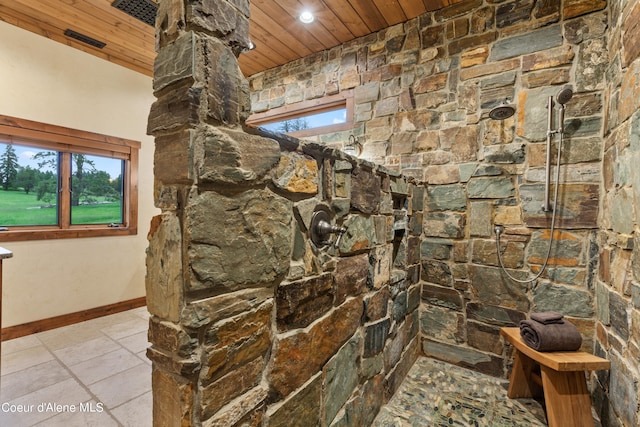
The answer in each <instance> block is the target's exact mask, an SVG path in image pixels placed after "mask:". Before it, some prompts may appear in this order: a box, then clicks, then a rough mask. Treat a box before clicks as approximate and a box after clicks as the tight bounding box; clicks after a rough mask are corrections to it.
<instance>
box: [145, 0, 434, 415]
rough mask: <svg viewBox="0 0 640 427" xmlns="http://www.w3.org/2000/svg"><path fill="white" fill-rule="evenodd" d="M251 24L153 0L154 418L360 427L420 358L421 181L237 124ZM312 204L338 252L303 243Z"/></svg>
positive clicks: (245, 14) (223, 9)
mask: <svg viewBox="0 0 640 427" xmlns="http://www.w3.org/2000/svg"><path fill="white" fill-rule="evenodd" d="M248 18H249V1H248V0H245V1H239V0H233V1H222V0H221V1H215V2H210V1H190V2H182V1H170V0H160V2H159V12H158V21H157V23H158V25H157V34H156V37H157V41H158V45H159V50H158V56H157V60H156V63H155V70H154V93H155V95H156V97H157V101H156V102H155V103H154V105H153V107H152V109H151V113H150V116H149V124H148V131H149V133H151V134H152V135H154V137H155V143H156V151H155V202H156V206H157V207H158V208H160V209H162V214H161V215H158V216H157V217H155V218H154V219H153V221H152V224H151V228H150V232H149V248H148V251H147V282H146V284H147V304H148V309H149V312H150V313H151V315H152V317H151V319H150V328H149V338H150V341H151V343H152V347H151V348H150V349H149V350H148V357H149V358H150V359H151V360H152V362H153V376H152V382H153V401H154V403H153V419H154V425H156V426H161V425H166V426H177V425H194V426H199V425H206V426H224V427H230V426H236V425H243V426H247V425H250V426H258V425H269V426H272V427H273V426H287V427H289V426H295V425H301V426H302V425H304V426H308V425H327V426H328V425H332V426H353V425H368V424H370V423H371V421H372V420H373V417H375V415H376V413H377V412H378V409H379V408H380V406H381V405H382V404H383V403H384V402H386V400H387V399H388V398H389V397H390V396H391V395H392V394H393V393H394V391H395V390H396V388H397V387H398V385H399V384H400V382H401V381H402V380H403V378H404V377H405V375H406V372H407V371H408V370H409V368H410V367H411V365H412V364H413V362H414V361H415V358H416V357H417V356H418V353H419V340H418V328H419V318H418V306H419V303H420V285H419V278H420V264H419V262H420V260H419V247H420V240H419V236H420V233H421V226H422V209H423V200H424V188H423V187H419V186H416V185H415V184H413V183H412V182H411V181H410V180H408V179H407V178H404V177H402V176H400V175H399V174H398V173H397V172H393V171H389V170H386V169H385V168H383V167H381V166H378V165H375V164H374V163H370V162H367V161H364V160H357V159H355V158H349V157H347V156H346V155H345V154H343V153H342V152H340V151H336V150H333V149H330V148H327V147H324V146H320V145H316V144H301V143H300V142H299V141H297V140H293V139H289V138H283V137H279V138H278V137H276V136H275V135H271V134H262V133H260V132H256V131H255V130H254V131H252V133H247V132H245V131H244V130H243V124H244V120H245V119H246V117H247V116H248V113H249V105H250V104H249V87H248V84H247V82H246V81H245V79H244V77H243V76H242V75H241V73H240V70H239V68H238V64H237V60H236V57H237V55H238V54H239V53H240V52H241V51H242V50H243V49H245V48H247V46H248V42H249V41H248V38H247V36H248V32H247V29H248ZM214 35H215V36H214ZM317 206H322V207H323V208H324V209H326V210H327V211H328V212H330V214H331V217H332V222H334V223H335V224H337V225H339V226H343V227H345V228H346V229H347V231H346V233H344V235H343V236H342V238H341V240H340V243H339V245H338V246H337V247H334V246H332V245H326V246H316V245H315V244H314V243H313V242H312V241H311V240H310V233H309V227H310V221H311V217H312V214H313V212H314V210H315V209H316V208H317Z"/></svg>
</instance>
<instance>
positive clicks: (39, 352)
mask: <svg viewBox="0 0 640 427" xmlns="http://www.w3.org/2000/svg"><path fill="white" fill-rule="evenodd" d="M53 359H54V357H53V354H51V352H50V351H49V350H47V349H46V348H45V347H44V346H38V347H31V348H27V349H24V350H20V351H15V352H13V353H9V354H7V355H6V356H3V357H2V366H1V367H0V369H1V371H2V376H5V375H9V374H12V373H14V372H18V371H21V370H23V369H27V368H30V367H32V366H36V365H39V364H41V363H45V362H48V361H50V360H53Z"/></svg>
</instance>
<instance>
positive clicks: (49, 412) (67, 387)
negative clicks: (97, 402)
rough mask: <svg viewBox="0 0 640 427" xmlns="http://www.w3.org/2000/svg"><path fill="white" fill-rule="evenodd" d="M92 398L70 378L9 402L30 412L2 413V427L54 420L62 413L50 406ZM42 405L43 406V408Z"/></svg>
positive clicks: (16, 426) (0, 420)
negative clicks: (53, 418)
mask: <svg viewBox="0 0 640 427" xmlns="http://www.w3.org/2000/svg"><path fill="white" fill-rule="evenodd" d="M90 398H91V396H90V395H89V393H87V391H86V390H85V389H84V387H82V386H81V385H80V384H79V383H78V382H77V381H76V380H75V379H73V378H70V379H68V380H65V381H62V382H60V383H57V384H54V385H51V386H49V387H44V388H41V389H40V390H37V391H35V392H33V393H29V394H27V395H25V396H22V397H19V398H18V399H14V400H12V401H10V402H7V403H8V404H9V405H23V407H25V408H29V409H30V411H29V412H3V411H0V425H1V426H11V427H20V426H31V425H34V424H37V423H39V422H41V421H44V420H47V419H49V418H52V417H54V416H56V415H58V414H60V413H62V410H64V408H63V409H62V410H60V409H59V408H57V407H49V406H48V405H75V406H76V407H78V405H79V404H80V402H85V401H87V400H89V399H90ZM41 405H42V406H41Z"/></svg>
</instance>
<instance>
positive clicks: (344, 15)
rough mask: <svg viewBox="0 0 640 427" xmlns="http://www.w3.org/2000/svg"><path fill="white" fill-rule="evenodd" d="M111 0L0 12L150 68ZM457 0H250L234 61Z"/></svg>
mask: <svg viewBox="0 0 640 427" xmlns="http://www.w3.org/2000/svg"><path fill="white" fill-rule="evenodd" d="M113 1H114V0H0V20H3V21H5V22H7V23H9V24H12V25H15V26H18V27H20V28H23V29H25V30H28V31H31V32H34V33H36V34H39V35H41V36H44V37H48V38H50V39H52V40H55V41H57V42H60V43H64V44H66V45H68V46H71V47H74V48H76V49H80V50H82V51H84V52H86V53H89V54H92V55H95V56H98V57H100V58H103V59H105V60H108V61H111V62H113V63H116V64H119V65H121V66H123V67H127V68H130V69H132V70H134V71H137V72H140V73H142V74H146V75H149V76H151V75H152V74H153V59H154V58H155V48H154V46H155V38H154V29H153V27H152V26H151V25H148V24H146V23H144V22H142V21H141V20H139V19H136V18H133V17H131V16H129V15H128V14H126V13H124V12H122V11H121V10H119V9H116V8H115V7H112V5H111V4H112V3H113ZM152 1H155V2H157V0H152ZM461 1H463V0H251V21H250V36H251V39H252V41H253V42H254V43H255V45H256V48H255V49H253V50H251V51H249V52H246V53H244V54H242V55H241V56H240V59H239V61H240V67H241V69H242V71H243V73H244V74H245V75H246V76H251V75H253V74H255V73H259V72H261V71H264V70H266V69H269V68H272V67H276V66H278V65H282V64H285V63H287V62H290V61H293V60H295V59H298V58H302V57H305V56H307V55H310V54H312V53H315V52H320V51H323V50H325V49H330V48H332V47H335V46H337V45H340V44H342V43H345V42H348V41H350V40H353V39H355V38H357V37H361V36H364V35H367V34H370V33H372V32H375V31H378V30H381V29H383V28H386V27H389V26H392V25H395V24H398V23H401V22H404V21H407V20H409V19H412V18H415V17H416V16H419V15H421V14H423V13H425V12H427V11H433V10H437V9H440V8H443V7H446V6H448V5H451V4H455V3H459V2H461ZM303 10H309V11H311V12H313V13H314V15H315V18H316V19H315V21H314V22H313V23H311V24H303V23H302V22H300V20H299V19H298V17H299V15H300V13H301V12H302V11H303ZM67 29H71V30H73V31H76V32H77V33H80V34H82V35H85V36H88V37H90V38H92V39H95V40H97V41H100V42H102V43H105V46H104V47H103V48H97V47H94V46H92V45H90V44H87V43H84V42H80V41H77V40H76V39H73V38H71V37H69V36H66V35H65V34H64V33H65V30H67ZM6 42H10V41H7V40H3V41H2V42H0V43H6Z"/></svg>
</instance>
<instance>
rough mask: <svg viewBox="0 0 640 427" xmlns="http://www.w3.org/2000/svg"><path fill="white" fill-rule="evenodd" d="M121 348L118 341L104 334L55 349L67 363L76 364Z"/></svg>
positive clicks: (58, 355)
mask: <svg viewBox="0 0 640 427" xmlns="http://www.w3.org/2000/svg"><path fill="white" fill-rule="evenodd" d="M120 348H121V347H120V346H119V345H118V344H117V343H116V342H114V341H113V340H112V339H110V338H108V337H105V336H104V335H103V336H101V337H99V338H95V339H92V340H89V341H83V342H80V343H77V344H74V345H71V346H69V347H64V348H61V349H59V350H56V351H54V353H55V355H56V357H58V358H59V359H60V360H61V361H62V363H64V364H65V365H76V364H78V363H80V362H84V361H86V360H89V359H93V358H94V357H97V356H100V355H102V354H105V353H110V352H112V351H115V350H118V349H120Z"/></svg>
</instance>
